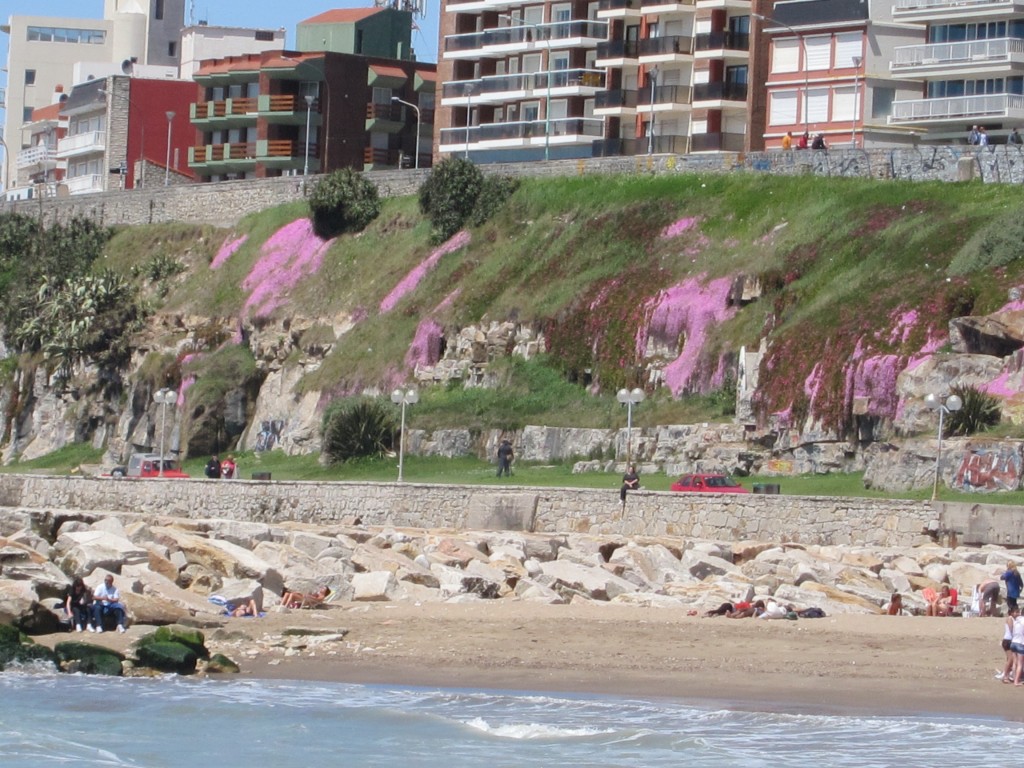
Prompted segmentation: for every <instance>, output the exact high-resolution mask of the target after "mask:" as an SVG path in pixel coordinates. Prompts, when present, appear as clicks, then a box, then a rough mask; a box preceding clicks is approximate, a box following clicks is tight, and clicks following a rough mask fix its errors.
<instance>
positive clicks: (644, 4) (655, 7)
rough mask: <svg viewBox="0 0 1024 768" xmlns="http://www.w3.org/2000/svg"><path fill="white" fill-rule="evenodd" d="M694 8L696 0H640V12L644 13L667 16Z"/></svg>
mask: <svg viewBox="0 0 1024 768" xmlns="http://www.w3.org/2000/svg"><path fill="white" fill-rule="evenodd" d="M696 10H697V4H696V0H640V13H642V14H644V15H657V16H667V15H669V14H675V13H693V12H694V11H696Z"/></svg>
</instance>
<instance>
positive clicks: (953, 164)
mask: <svg viewBox="0 0 1024 768" xmlns="http://www.w3.org/2000/svg"><path fill="white" fill-rule="evenodd" d="M481 168H482V169H483V170H484V171H485V172H486V173H495V174H503V175H508V176H519V177H550V176H568V175H585V174H604V173H634V174H651V173H657V174H664V173H770V174H774V175H780V176H795V175H814V176H836V177H851V178H875V179H899V180H904V181H947V182H953V181H970V180H979V181H982V182H985V183H1001V184H1021V183H1024V151H1022V149H1021V148H1020V147H1017V146H1010V145H1000V146H992V147H986V148H979V147H971V146H967V145H962V146H960V145H958V146H923V147H899V148H893V149H868V150H860V149H837V150H829V151H827V152H822V151H813V152H812V151H803V152H798V151H793V152H753V153H749V154H742V153H721V154H709V155H656V156H646V155H642V156H636V157H603V158H587V159H582V160H552V161H549V162H534V163H509V164H505V165H486V166H481ZM149 170H152V169H149ZM429 173H430V171H429V170H395V171H372V172H369V173H367V174H366V175H367V176H368V177H369V178H370V179H372V180H373V182H374V183H375V184H376V185H377V188H378V190H379V191H380V193H381V195H383V196H385V197H392V196H401V195H409V194H414V193H415V192H416V191H417V190H418V189H419V185H420V184H421V183H422V181H423V180H424V179H425V178H426V177H427V176H428V175H429ZM150 178H151V179H152V178H154V177H152V175H151V176H150ZM161 178H162V176H161ZM315 178H316V177H312V176H311V177H310V178H309V182H310V184H312V183H313V181H314V180H315ZM305 189H306V187H305V185H304V184H303V178H302V177H301V176H283V177H277V178H270V179H247V180H243V181H225V182H220V183H217V184H189V185H172V186H170V187H163V186H158V185H156V184H152V183H151V185H150V188H148V189H138V190H126V191H116V192H106V193H102V194H95V195H76V196H73V197H63V198H39V199H37V200H31V201H25V202H18V203H8V204H7V208H6V210H13V211H17V212H18V213H23V214H26V215H31V216H36V217H39V218H41V219H42V220H43V221H44V223H47V224H49V223H51V222H54V221H67V220H68V219H69V218H70V217H72V216H83V217H87V218H91V219H93V220H95V221H96V222H98V223H101V224H106V225H114V224H152V223H157V222H166V221H185V222H192V223H197V224H214V225H217V226H224V227H229V226H232V225H234V224H235V223H236V222H237V221H238V220H239V219H241V218H242V217H243V216H246V215H248V214H250V213H256V212H258V211H261V210H264V209H266V208H269V207H272V206H275V205H280V204H282V203H288V202H294V201H296V200H302V199H303V198H304V196H305Z"/></svg>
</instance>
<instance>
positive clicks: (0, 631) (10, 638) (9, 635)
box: [0, 624, 24, 645]
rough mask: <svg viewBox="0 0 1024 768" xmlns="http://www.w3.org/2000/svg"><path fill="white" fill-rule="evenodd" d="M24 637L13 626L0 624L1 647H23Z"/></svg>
mask: <svg viewBox="0 0 1024 768" xmlns="http://www.w3.org/2000/svg"><path fill="white" fill-rule="evenodd" d="M23 641H24V636H23V635H22V634H21V630H19V629H18V628H17V627H15V626H12V625H11V624H0V645H21V643H22V642H23Z"/></svg>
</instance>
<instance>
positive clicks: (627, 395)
mask: <svg viewBox="0 0 1024 768" xmlns="http://www.w3.org/2000/svg"><path fill="white" fill-rule="evenodd" d="M645 397H646V395H645V394H644V391H643V390H642V389H640V387H637V388H636V389H633V390H629V389H626V388H625V387H623V388H622V389H620V390H619V391H618V393H617V394H616V395H615V399H616V400H618V401H619V404H620V405H624V406H626V465H627V466H628V465H629V464H631V463H632V460H633V406H634V405H640V403H642V402H643V401H644V398H645Z"/></svg>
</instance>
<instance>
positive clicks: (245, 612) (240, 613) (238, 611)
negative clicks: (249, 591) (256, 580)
mask: <svg viewBox="0 0 1024 768" xmlns="http://www.w3.org/2000/svg"><path fill="white" fill-rule="evenodd" d="M231 615H232V616H233V617H235V618H243V617H245V616H251V617H254V618H255V617H257V616H259V615H260V609H259V608H257V607H256V601H255V600H254V599H252V598H251V597H250V598H249V602H248V603H243V604H242V605H240V606H238V607H237V608H235V609H234V610H233V611H231Z"/></svg>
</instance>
